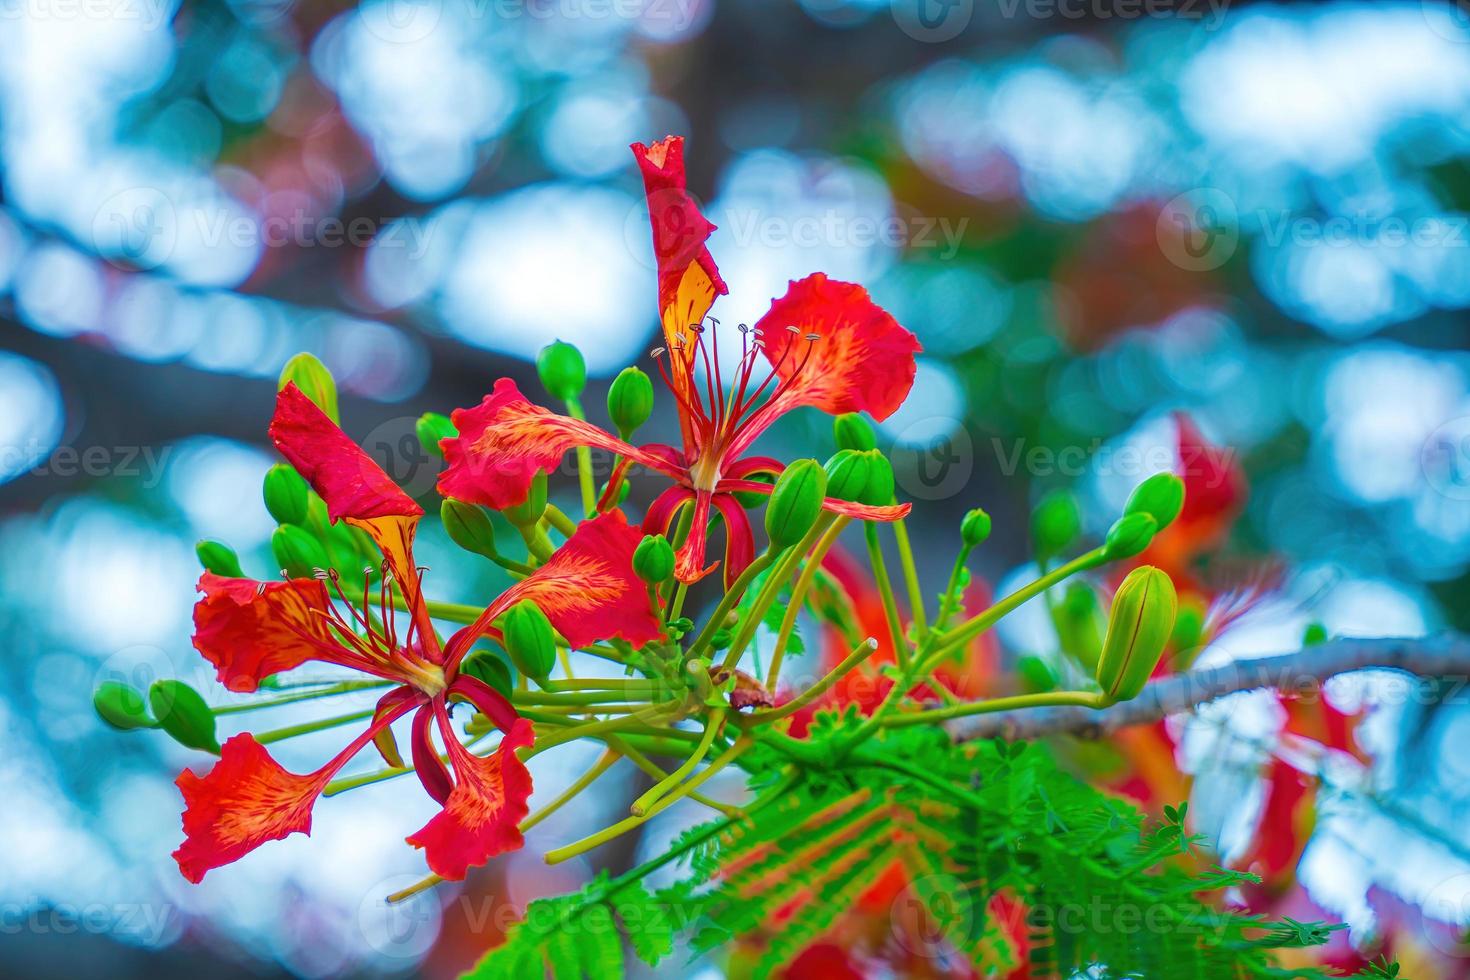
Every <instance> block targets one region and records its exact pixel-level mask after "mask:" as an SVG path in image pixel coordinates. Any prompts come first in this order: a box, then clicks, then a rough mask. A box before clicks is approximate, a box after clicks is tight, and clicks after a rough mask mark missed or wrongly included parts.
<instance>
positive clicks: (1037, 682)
mask: <svg viewBox="0 0 1470 980" xmlns="http://www.w3.org/2000/svg"><path fill="white" fill-rule="evenodd" d="M1016 673H1017V674H1018V675H1019V676H1020V680H1021V690H1023V691H1024V692H1025V693H1027V694H1040V693H1042V692H1044V691H1055V690H1056V689H1057V685H1058V684H1059V683H1061V679H1060V678H1058V677H1057V672H1056V671H1055V670H1053V669H1052V666H1051V664H1049V663H1047V662H1046V661H1045V660H1042V659H1041V658H1040V657H1038V656H1036V655H1035V654H1031V653H1028V654H1025V655H1024V656H1022V657H1021V658H1020V659H1018V660H1017V661H1016Z"/></svg>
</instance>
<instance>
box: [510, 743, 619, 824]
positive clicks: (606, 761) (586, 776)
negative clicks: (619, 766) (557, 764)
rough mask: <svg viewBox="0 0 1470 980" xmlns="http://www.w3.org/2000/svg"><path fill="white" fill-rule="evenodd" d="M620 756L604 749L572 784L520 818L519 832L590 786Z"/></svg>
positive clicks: (545, 816)
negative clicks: (524, 817)
mask: <svg viewBox="0 0 1470 980" xmlns="http://www.w3.org/2000/svg"><path fill="white" fill-rule="evenodd" d="M620 758H622V756H620V755H619V754H618V753H616V752H614V751H613V750H612V749H605V750H604V751H603V753H602V757H601V758H600V759H598V760H597V764H596V765H594V766H593V767H592V768H591V769H588V770H587V771H586V772H584V773H583V774H582V775H581V776H579V777H578V778H577V781H576V782H574V783H572V785H570V786H568V787H567V788H566V789H565V790H563V791H562V792H561V794H560V795H558V796H557V798H556V799H554V800H552V801H551V802H550V803H548V804H546V805H545V806H544V807H542V808H541V809H539V810H537V811H536V812H535V813H532V814H530V815H529V816H527V817H526V819H524V820H522V821H521V825H520V831H521V833H523V834H524V833H525V832H526V831H528V830H530V829H531V828H532V827H534V826H536V825H537V824H538V823H540V822H541V821H543V820H545V819H546V818H547V817H549V816H551V815H552V814H553V813H555V812H556V811H557V810H560V809H561V808H562V807H563V806H565V805H566V804H567V803H568V802H570V801H571V800H572V799H573V798H575V797H576V796H577V794H578V793H581V792H582V790H584V789H586V788H587V787H588V786H591V785H592V784H593V783H594V782H596V781H597V777H599V776H601V775H602V774H603V773H605V772H607V771H608V769H610V768H612V764H613V763H614V762H617V761H618V760H619V759H620Z"/></svg>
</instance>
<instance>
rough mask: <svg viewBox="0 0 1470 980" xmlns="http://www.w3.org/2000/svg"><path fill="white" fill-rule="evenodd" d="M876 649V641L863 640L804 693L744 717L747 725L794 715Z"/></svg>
mask: <svg viewBox="0 0 1470 980" xmlns="http://www.w3.org/2000/svg"><path fill="white" fill-rule="evenodd" d="M876 649H878V641H877V640H874V639H867V640H864V641H863V642H861V643H859V644H858V645H857V647H856V648H855V649H854V650H853V651H852V652H851V653H849V654H848V655H847V656H846V657H844V658H843V659H842V662H841V663H839V664H838V665H837V666H836V667H833V668H832V669H831V670H829V671H828V672H827V674H826V676H824V677H823V678H822V679H821V680H819V681H817V682H816V683H815V684H813V685H812V686H811V687H809V688H807V689H806V690H805V691H802V692H801V694H799V695H797V696H796V697H794V698H792V699H791V700H790V701H787V702H786V703H785V704H783V705H781V706H780V707H779V708H768V709H767V710H765V711H756V712H754V713H752V714H750V715H748V716H747V717H746V722H747V723H749V724H756V725H760V724H765V723H767V722H772V721H780V720H781V719H782V718H786V717H789V716H790V715H794V714H796V713H797V712H798V711H800V710H801V709H802V708H805V707H806V706H807V705H809V704H811V703H812V702H813V701H815V700H816V699H817V698H819V697H821V696H822V695H823V694H826V693H827V691H828V690H829V689H830V688H831V687H832V685H833V684H836V683H837V682H838V681H839V680H841V679H842V677H843V675H844V674H846V673H847V672H848V671H850V670H852V669H853V668H854V667H856V666H857V665H858V664H860V663H862V662H863V661H864V660H866V659H868V657H869V656H871V655H872V653H873V651H874V650H876Z"/></svg>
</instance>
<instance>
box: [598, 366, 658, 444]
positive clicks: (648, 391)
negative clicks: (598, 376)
mask: <svg viewBox="0 0 1470 980" xmlns="http://www.w3.org/2000/svg"><path fill="white" fill-rule="evenodd" d="M652 414H653V382H652V381H650V380H649V378H648V375H646V374H644V373H643V371H641V370H640V369H638V368H635V367H628V368H623V370H622V371H621V372H620V373H619V374H618V376H617V377H616V378H613V383H612V387H610V388H608V389H607V417H608V418H610V419H612V423H613V425H615V426H617V429H618V435H620V436H622V437H623V438H624V439H625V440H626V439H631V438H633V433H634V432H636V431H638V428H639V426H641V425H642V424H643V423H644V422H647V421H648V417H649V416H650V415H652Z"/></svg>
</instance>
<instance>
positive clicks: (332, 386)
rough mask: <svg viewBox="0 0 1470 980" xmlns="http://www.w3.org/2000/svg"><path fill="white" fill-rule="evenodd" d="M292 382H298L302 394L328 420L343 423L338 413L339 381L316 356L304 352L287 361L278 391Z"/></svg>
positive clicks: (282, 370) (297, 385)
mask: <svg viewBox="0 0 1470 980" xmlns="http://www.w3.org/2000/svg"><path fill="white" fill-rule="evenodd" d="M292 381H294V382H296V387H298V388H300V389H301V393H302V394H304V395H305V396H306V397H307V398H310V399H311V400H312V402H313V403H315V404H316V407H317V408H319V409H321V410H322V412H323V414H325V415H326V416H327V418H329V419H331V420H332V421H333V422H340V421H341V417H340V415H339V413H338V411H337V381H336V379H335V378H333V377H332V372H331V371H328V370H327V366H326V365H325V364H323V363H322V362H321V361H319V360H317V358H316V356H315V355H314V354H308V353H306V352H305V351H303V352H301V353H300V354H297V355H296V356H295V357H293V358H291V359H290V360H289V361H287V362H286V366H285V367H283V368H281V378H280V381H279V382H278V383H277V384H276V388H277V390H279V389H281V388H284V387H286V385H287V384H288V383H290V382H292Z"/></svg>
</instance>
